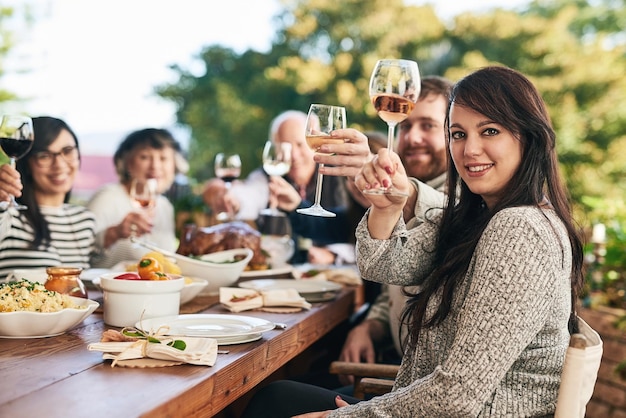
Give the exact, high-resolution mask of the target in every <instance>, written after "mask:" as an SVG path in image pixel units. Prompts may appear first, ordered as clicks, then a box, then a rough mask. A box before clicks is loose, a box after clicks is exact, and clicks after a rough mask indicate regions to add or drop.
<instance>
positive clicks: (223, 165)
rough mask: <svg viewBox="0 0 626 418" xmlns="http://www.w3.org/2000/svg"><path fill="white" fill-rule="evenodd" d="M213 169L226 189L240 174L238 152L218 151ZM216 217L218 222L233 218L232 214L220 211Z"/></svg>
mask: <svg viewBox="0 0 626 418" xmlns="http://www.w3.org/2000/svg"><path fill="white" fill-rule="evenodd" d="M214 169H215V176H216V177H219V178H221V179H222V180H224V183H225V185H226V190H227V191H228V189H230V187H231V185H232V182H233V181H234V180H236V179H237V178H239V176H240V175H241V158H240V157H239V154H233V153H227V152H220V153H219V154H217V155H216V156H215V166H214ZM216 218H217V220H218V221H220V222H227V221H231V220H232V219H233V215H232V214H231V213H228V212H220V213H218V214H217V217H216Z"/></svg>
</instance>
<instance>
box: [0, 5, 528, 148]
mask: <svg viewBox="0 0 626 418" xmlns="http://www.w3.org/2000/svg"><path fill="white" fill-rule="evenodd" d="M405 1H406V2H407V3H411V4H425V3H427V1H420V0H405ZM528 1H529V0H504V1H502V0H463V1H461V2H459V1H458V0H433V1H430V3H431V4H432V3H436V5H435V9H436V10H437V13H438V14H439V15H440V16H441V17H442V18H444V19H447V18H451V17H452V16H454V15H456V14H458V13H461V12H463V11H468V10H475V11H481V10H486V9H488V8H490V7H496V6H499V7H507V8H513V7H516V6H519V5H523V4H527V3H528ZM3 3H4V4H5V5H12V6H18V7H19V6H20V5H22V4H24V3H29V4H33V5H36V6H37V8H36V9H35V23H34V25H33V26H32V27H31V28H28V29H25V28H24V27H21V28H19V27H18V28H16V29H17V30H18V31H17V38H16V46H15V47H14V49H12V53H11V55H10V56H9V57H8V58H7V60H6V61H5V62H4V63H3V65H4V67H5V68H4V69H5V71H6V73H5V75H3V76H2V78H0V85H2V87H3V88H5V89H8V90H10V91H13V92H15V93H16V94H17V95H18V96H20V97H23V98H28V99H29V100H27V101H25V102H21V103H12V104H10V105H7V106H4V109H3V112H5V113H6V112H12V111H14V112H27V113H29V114H31V115H33V116H37V115H44V114H45V115H52V116H57V117H61V118H63V119H65V120H66V122H68V123H69V124H70V126H72V128H73V129H74V130H75V131H76V133H77V135H78V136H79V138H81V143H83V142H84V140H85V138H86V137H91V138H99V139H98V140H93V141H91V142H93V144H89V145H88V144H85V145H87V148H89V147H91V149H92V151H93V152H95V153H108V152H109V150H114V149H115V147H116V145H117V143H118V142H119V141H120V140H121V139H122V137H123V135H125V134H126V133H128V132H130V131H131V130H134V129H139V128H143V127H147V126H154V127H168V126H172V125H173V124H174V123H175V119H174V114H173V113H174V106H173V105H172V104H171V103H169V102H167V101H164V100H162V99H160V98H159V97H157V96H155V95H154V94H153V93H152V91H153V88H154V86H156V85H159V84H163V83H167V82H172V81H176V77H175V73H174V72H172V71H171V70H170V69H169V65H171V64H179V65H180V66H182V67H184V68H187V69H193V65H194V58H195V56H197V55H198V54H199V52H200V51H201V49H202V47H203V46H208V45H214V44H221V45H223V46H226V47H230V48H233V49H234V50H236V51H237V52H243V51H245V50H246V49H249V48H252V49H255V50H258V51H262V52H264V51H267V50H268V48H269V46H270V45H271V42H272V40H273V39H272V37H273V34H274V32H275V26H274V25H273V23H272V17H273V16H274V15H275V14H276V13H277V12H278V11H279V10H280V5H279V2H278V1H277V0H227V1H220V2H217V1H215V0H175V1H173V0H107V1H85V0H5V1H3ZM24 70H28V71H27V72H24ZM108 133H111V134H114V135H116V137H115V139H114V140H113V142H112V143H110V144H107V141H106V140H105V141H104V143H103V142H102V138H106V137H107V135H108ZM183 135H184V134H183ZM184 141H185V139H184V138H183V142H184ZM85 148H86V147H83V150H84V151H83V152H85V151H88V149H85Z"/></svg>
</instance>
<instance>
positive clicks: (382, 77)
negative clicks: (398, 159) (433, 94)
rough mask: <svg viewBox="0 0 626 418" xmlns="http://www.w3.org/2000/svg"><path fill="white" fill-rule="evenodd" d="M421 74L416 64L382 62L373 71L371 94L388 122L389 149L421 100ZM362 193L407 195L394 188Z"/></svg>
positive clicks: (376, 106)
mask: <svg viewBox="0 0 626 418" xmlns="http://www.w3.org/2000/svg"><path fill="white" fill-rule="evenodd" d="M420 90H421V81H420V73H419V69H418V67H417V63H416V62H415V61H409V60H402V59H387V60H379V61H378V62H377V63H376V66H375V67H374V70H373V71H372V76H371V78H370V88H369V94H370V99H371V100H372V104H373V105H374V107H375V108H376V111H377V112H378V116H379V117H380V118H381V119H382V120H384V121H385V122H387V126H388V133H387V148H388V149H389V150H391V151H393V149H394V146H393V141H394V130H395V127H396V125H397V124H398V123H400V122H402V121H403V120H404V119H406V118H407V117H408V116H409V114H410V113H411V111H412V110H413V108H414V107H415V103H416V102H417V99H418V98H419V95H420ZM363 193H369V194H391V195H404V196H405V194H404V193H400V192H398V191H394V190H393V188H392V187H388V188H384V187H380V188H376V189H367V190H364V191H363Z"/></svg>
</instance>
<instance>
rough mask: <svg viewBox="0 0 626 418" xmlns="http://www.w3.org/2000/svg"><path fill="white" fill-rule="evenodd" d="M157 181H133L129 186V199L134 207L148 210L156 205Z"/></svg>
mask: <svg viewBox="0 0 626 418" xmlns="http://www.w3.org/2000/svg"><path fill="white" fill-rule="evenodd" d="M157 186H158V182H157V179H143V180H142V179H134V180H133V181H132V182H131V184H130V197H131V199H133V202H134V204H135V207H137V208H139V209H150V208H153V207H154V206H155V205H156V198H157V194H158V192H157Z"/></svg>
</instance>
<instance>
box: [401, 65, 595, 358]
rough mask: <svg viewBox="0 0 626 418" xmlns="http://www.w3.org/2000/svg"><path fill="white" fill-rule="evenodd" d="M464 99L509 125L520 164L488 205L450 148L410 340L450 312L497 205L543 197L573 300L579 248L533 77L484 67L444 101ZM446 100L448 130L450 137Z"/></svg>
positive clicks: (536, 202) (412, 305) (411, 304)
mask: <svg viewBox="0 0 626 418" xmlns="http://www.w3.org/2000/svg"><path fill="white" fill-rule="evenodd" d="M453 103H454V104H455V105H457V106H464V107H467V108H469V109H472V110H474V111H476V112H478V113H480V114H482V115H484V116H486V117H487V118H488V119H490V120H492V121H494V122H496V123H499V124H501V125H503V126H505V127H507V128H508V129H509V130H510V131H511V132H512V133H513V134H514V135H515V136H517V137H518V138H519V140H520V141H521V144H522V159H521V163H520V166H519V167H518V168H517V170H516V172H515V174H514V175H513V177H512V178H511V180H510V181H509V184H508V185H507V187H506V189H507V193H506V194H505V195H504V196H503V197H502V199H501V200H500V201H499V202H498V203H497V204H496V205H495V207H493V208H490V209H487V208H486V207H485V205H484V203H483V201H482V198H481V196H480V195H478V194H475V193H472V192H471V191H470V189H469V188H468V187H467V185H466V184H465V183H464V182H463V181H462V180H461V179H460V177H459V173H458V172H457V170H456V168H455V166H454V164H453V163H452V157H451V155H450V149H449V147H448V173H447V175H448V177H447V190H448V195H449V196H458V197H459V198H458V199H457V200H455V199H447V203H446V206H445V208H444V211H443V218H442V219H441V224H440V225H441V226H440V229H439V235H438V238H437V243H436V247H435V266H437V267H436V268H435V270H434V271H433V272H432V274H431V275H430V276H429V277H428V279H427V280H426V281H425V283H424V285H423V286H422V287H421V289H420V291H419V292H418V293H415V294H408V296H410V298H409V301H408V302H407V305H406V307H405V310H404V312H403V316H402V319H403V322H407V323H408V325H409V335H408V343H409V347H413V348H414V347H415V346H416V344H417V340H418V337H419V334H420V331H421V330H422V329H425V328H430V327H434V326H436V325H438V324H440V323H441V322H443V320H444V319H445V318H446V317H447V316H448V314H449V313H450V309H451V305H452V300H453V296H454V292H455V290H456V288H457V285H458V283H460V282H461V280H462V279H463V277H464V276H465V274H466V273H467V269H468V268H469V264H470V260H471V258H472V255H473V254H474V250H475V248H476V245H477V243H478V240H479V239H480V237H481V235H482V233H483V231H484V229H485V228H486V226H487V224H488V223H489V221H490V220H491V218H492V217H493V216H494V214H496V213H497V212H498V211H500V210H502V209H504V208H509V207H515V206H536V207H540V206H541V205H542V203H544V202H545V199H547V200H548V201H549V203H550V204H551V205H552V207H553V208H554V211H555V213H556V214H557V216H558V217H559V218H560V219H561V221H562V222H563V224H564V225H565V227H566V229H567V232H568V235H569V240H570V243H571V247H572V248H571V249H572V271H571V286H572V304H573V305H572V307H574V306H575V302H576V300H577V297H578V293H579V291H580V289H581V288H582V285H583V271H582V270H583V250H582V240H581V237H580V234H579V231H578V229H577V228H576V227H575V226H574V221H573V219H572V215H571V208H570V204H569V196H568V194H567V192H566V189H565V188H564V187H563V184H562V182H561V179H560V175H559V167H558V159H557V154H556V135H555V133H554V130H553V128H552V124H551V122H550V118H549V115H548V111H547V109H546V105H545V103H544V101H543V99H542V98H541V96H540V94H539V92H538V91H537V89H536V88H535V87H534V86H533V84H532V83H531V82H530V81H529V80H528V79H527V78H526V77H525V76H523V75H522V74H520V73H519V72H517V71H515V70H512V69H510V68H506V67H500V66H492V67H485V68H482V69H480V70H478V71H476V72H474V73H472V74H470V75H468V76H467V77H465V78H463V79H462V80H460V81H459V82H458V83H456V85H455V86H454V88H453V90H452V92H451V95H450V105H451V104H453ZM450 105H449V106H448V115H447V117H446V123H445V124H446V137H447V139H448V141H449V136H450V120H449V115H450ZM439 291H441V294H442V299H441V303H440V304H439V305H438V307H437V310H436V312H435V313H434V314H433V315H432V316H431V317H426V307H427V305H428V302H429V300H430V299H431V298H432V297H433V296H434V295H435V294H436V293H437V292H439Z"/></svg>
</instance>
